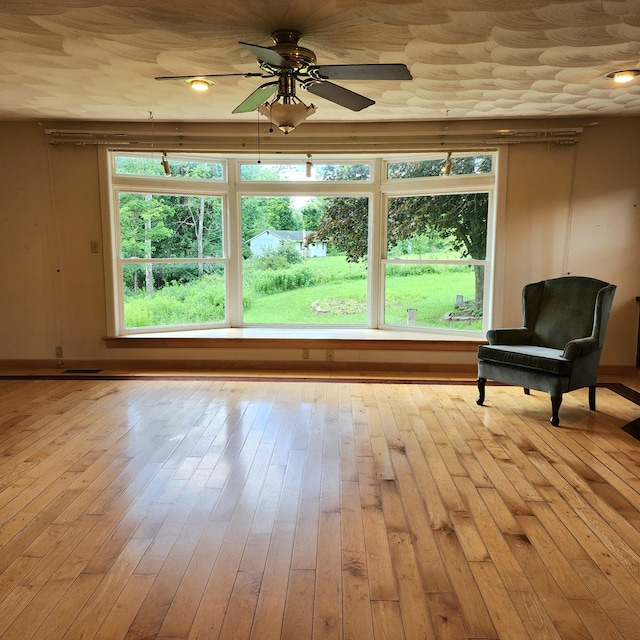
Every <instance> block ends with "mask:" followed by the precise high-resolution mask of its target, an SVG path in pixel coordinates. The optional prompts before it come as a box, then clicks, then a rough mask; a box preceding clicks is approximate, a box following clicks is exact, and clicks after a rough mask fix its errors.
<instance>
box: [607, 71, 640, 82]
mask: <svg viewBox="0 0 640 640" xmlns="http://www.w3.org/2000/svg"><path fill="white" fill-rule="evenodd" d="M638 76H640V69H623V70H621V71H612V72H611V73H608V74H607V78H611V79H612V80H613V81H614V82H617V83H619V84H626V83H627V82H631V81H632V80H635V79H636V78H637V77H638Z"/></svg>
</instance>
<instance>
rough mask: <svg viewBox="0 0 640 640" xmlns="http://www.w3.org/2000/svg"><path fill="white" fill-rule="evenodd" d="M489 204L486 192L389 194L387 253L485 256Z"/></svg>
mask: <svg viewBox="0 0 640 640" xmlns="http://www.w3.org/2000/svg"><path fill="white" fill-rule="evenodd" d="M488 208H489V194H487V193H455V194H448V195H438V196H401V197H393V198H389V205H388V212H387V247H388V253H389V257H393V258H395V259H402V258H408V259H413V260H456V259H464V258H472V259H474V260H484V259H485V258H486V252H487V213H488Z"/></svg>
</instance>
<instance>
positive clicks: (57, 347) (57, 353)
mask: <svg viewBox="0 0 640 640" xmlns="http://www.w3.org/2000/svg"><path fill="white" fill-rule="evenodd" d="M56 358H62V347H61V346H60V345H56Z"/></svg>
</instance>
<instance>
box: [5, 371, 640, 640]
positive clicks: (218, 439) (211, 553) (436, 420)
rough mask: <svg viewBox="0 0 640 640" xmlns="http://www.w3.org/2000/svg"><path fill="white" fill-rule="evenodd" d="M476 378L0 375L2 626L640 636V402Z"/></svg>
mask: <svg viewBox="0 0 640 640" xmlns="http://www.w3.org/2000/svg"><path fill="white" fill-rule="evenodd" d="M469 382H470V381H469ZM469 382H465V383H463V384H460V383H456V381H455V380H451V381H446V382H445V381H438V382H435V383H430V382H429V381H428V380H425V381H410V382H406V381H397V382H394V381H392V380H390V379H388V378H386V379H384V380H381V381H376V380H358V379H356V378H351V379H336V380H330V379H326V380H325V379H322V380H321V379H313V377H309V376H307V377H305V378H304V379H300V380H298V379H295V378H291V379H287V380H282V381H279V380H277V379H276V378H275V377H273V376H271V377H269V376H265V377H264V378H261V377H260V376H255V377H249V376H245V377H243V378H242V379H240V378H239V377H235V378H234V377H228V378H225V377H224V376H222V377H221V376H217V375H215V374H212V375H202V376H194V377H192V378H187V377H185V376H180V375H175V376H171V375H162V374H159V375H156V376H149V377H148V378H137V379H135V378H134V379H124V378H121V379H119V378H114V379H103V380H101V379H54V378H52V379H46V380H39V379H36V378H34V379H18V380H0V637H1V638H2V640H12V639H16V640H80V639H82V640H142V639H145V640H147V639H149V640H151V639H153V638H155V639H156V640H196V639H200V640H216V639H225V640H226V639H230V638H234V639H237V640H271V639H273V640H278V639H280V640H321V639H323V640H324V639H332V640H368V639H369V638H371V640H385V639H390V640H391V639H392V640H406V638H419V639H420V640H425V639H426V640H431V639H434V640H471V639H473V640H477V639H480V638H482V639H485V640H486V639H489V640H503V639H511V638H513V640H526V639H527V638H532V639H533V640H538V639H539V638H549V639H550V640H558V639H561V640H583V639H584V640H606V639H611V640H620V639H623V640H640V631H639V630H640V612H639V611H638V607H637V603H638V602H640V443H639V442H638V440H636V439H635V438H633V437H632V436H630V435H629V434H628V433H626V432H625V431H624V430H623V429H622V427H624V426H625V425H626V424H628V423H629V422H630V421H633V420H636V419H637V417H638V414H639V413H640V410H639V409H638V405H637V404H635V403H634V402H635V401H634V400H633V398H634V397H635V396H633V393H627V392H624V393H623V391H624V390H623V388H622V386H621V385H620V383H617V384H619V386H618V387H617V388H616V386H615V385H610V386H605V387H601V388H600V389H598V411H596V412H591V411H589V409H588V398H587V394H586V391H583V390H581V391H579V392H576V393H572V394H567V395H566V396H565V399H564V401H563V406H562V411H561V417H562V423H561V426H560V428H553V427H551V426H550V425H549V424H548V414H549V411H550V406H549V399H548V396H546V395H545V394H539V393H532V394H531V396H526V395H524V394H523V393H522V390H521V389H518V388H512V387H507V386H501V385H491V386H490V387H489V389H488V393H487V403H486V405H485V406H483V407H478V406H477V405H476V404H475V398H476V396H477V390H476V389H475V385H474V384H470V383H469ZM630 385H631V386H630V388H632V389H640V383H638V381H636V380H630ZM616 389H617V390H616Z"/></svg>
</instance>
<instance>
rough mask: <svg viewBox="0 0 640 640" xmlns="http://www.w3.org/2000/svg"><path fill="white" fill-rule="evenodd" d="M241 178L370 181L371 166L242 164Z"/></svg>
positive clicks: (275, 180) (258, 179)
mask: <svg viewBox="0 0 640 640" xmlns="http://www.w3.org/2000/svg"><path fill="white" fill-rule="evenodd" d="M240 179H241V180H244V181H258V182H280V181H287V180H310V181H314V180H315V181H323V182H336V181H353V180H355V181H368V180H371V167H370V166H369V165H368V164H316V163H312V162H309V163H308V164H307V163H306V162H303V163H297V164H286V165H283V164H262V163H261V164H242V165H241V166H240Z"/></svg>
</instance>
